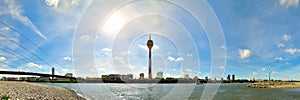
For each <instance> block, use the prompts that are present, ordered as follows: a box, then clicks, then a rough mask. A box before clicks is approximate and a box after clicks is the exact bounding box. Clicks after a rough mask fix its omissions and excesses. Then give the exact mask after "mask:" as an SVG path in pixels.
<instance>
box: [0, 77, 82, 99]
mask: <svg viewBox="0 0 300 100" xmlns="http://www.w3.org/2000/svg"><path fill="white" fill-rule="evenodd" d="M0 96H1V97H2V96H8V97H9V99H11V100H16V99H21V100H24V99H26V100H27V99H34V100H41V99H42V100H45V99H46V100H49V99H51V100H52V99H56V100H60V99H64V100H86V99H85V98H83V96H82V95H79V94H78V93H77V92H76V91H74V90H72V89H68V88H65V87H60V86H49V85H43V84H36V83H30V82H15V81H0Z"/></svg>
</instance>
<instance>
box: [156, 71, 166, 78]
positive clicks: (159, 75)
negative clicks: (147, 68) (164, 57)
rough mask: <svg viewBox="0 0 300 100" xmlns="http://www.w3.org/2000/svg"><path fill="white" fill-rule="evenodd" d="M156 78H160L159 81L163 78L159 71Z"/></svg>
mask: <svg viewBox="0 0 300 100" xmlns="http://www.w3.org/2000/svg"><path fill="white" fill-rule="evenodd" d="M156 77H157V78H160V79H161V78H164V77H163V72H161V71H160V72H157V75H156Z"/></svg>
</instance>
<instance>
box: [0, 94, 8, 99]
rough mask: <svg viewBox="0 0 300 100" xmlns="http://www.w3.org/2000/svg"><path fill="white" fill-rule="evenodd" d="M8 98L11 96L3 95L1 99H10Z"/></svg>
mask: <svg viewBox="0 0 300 100" xmlns="http://www.w3.org/2000/svg"><path fill="white" fill-rule="evenodd" d="M8 99H9V96H7V95H3V96H1V100H8Z"/></svg>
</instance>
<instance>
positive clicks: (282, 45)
mask: <svg viewBox="0 0 300 100" xmlns="http://www.w3.org/2000/svg"><path fill="white" fill-rule="evenodd" d="M276 45H277V47H278V48H283V47H284V46H285V45H284V44H283V43H276Z"/></svg>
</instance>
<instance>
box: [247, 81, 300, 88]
mask: <svg viewBox="0 0 300 100" xmlns="http://www.w3.org/2000/svg"><path fill="white" fill-rule="evenodd" d="M247 87H251V88H300V83H299V82H256V83H250V84H248V85H247Z"/></svg>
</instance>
